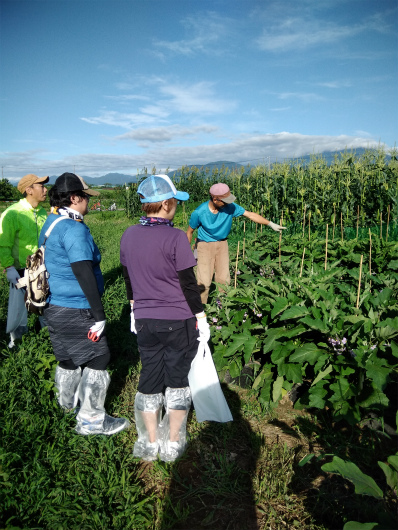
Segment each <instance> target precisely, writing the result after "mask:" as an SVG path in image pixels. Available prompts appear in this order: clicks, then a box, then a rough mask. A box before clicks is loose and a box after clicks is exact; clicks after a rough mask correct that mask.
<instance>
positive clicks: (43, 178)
mask: <svg viewBox="0 0 398 530" xmlns="http://www.w3.org/2000/svg"><path fill="white" fill-rule="evenodd" d="M49 180H50V177H40V178H38V179H37V180H36V181H35V184H41V183H43V184H46V182H48V181H49Z"/></svg>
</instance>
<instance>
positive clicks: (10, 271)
mask: <svg viewBox="0 0 398 530" xmlns="http://www.w3.org/2000/svg"><path fill="white" fill-rule="evenodd" d="M6 271H7V280H8V281H9V282H10V283H12V284H13V285H14V286H15V284H16V283H17V282H18V280H19V278H20V275H19V274H18V271H17V269H16V268H15V267H13V266H12V267H8V268H7V269H6Z"/></svg>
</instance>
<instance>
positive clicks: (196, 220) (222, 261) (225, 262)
mask: <svg viewBox="0 0 398 530" xmlns="http://www.w3.org/2000/svg"><path fill="white" fill-rule="evenodd" d="M235 200H236V197H235V196H234V195H232V193H231V191H230V189H229V187H228V186H227V185H226V184H224V183H222V182H218V183H217V184H213V186H212V187H211V188H210V200H209V201H207V202H204V203H203V204H201V205H200V206H198V208H196V210H195V211H194V212H193V213H192V215H191V218H190V220H189V227H188V230H187V236H188V240H189V242H190V243H191V241H192V235H193V232H194V230H196V229H198V238H197V253H198V255H197V259H198V268H197V281H198V284H199V285H200V286H203V287H204V291H203V292H202V293H201V299H202V303H203V304H206V303H207V298H208V296H209V289H210V285H211V281H212V279H213V275H214V280H215V282H216V283H220V284H224V285H228V284H229V282H230V279H231V278H230V274H229V253H228V241H227V237H228V235H229V233H230V231H231V228H232V219H233V218H234V217H240V216H242V215H243V216H245V217H247V218H248V219H249V220H250V221H253V222H255V223H259V224H262V225H266V226H270V227H271V228H272V229H273V230H275V231H276V232H280V231H281V230H283V229H284V228H285V227H282V226H280V225H278V224H275V223H273V222H272V221H268V219H265V217H263V216H262V215H259V214H258V213H255V212H248V211H246V210H245V209H244V208H242V206H239V205H238V204H235Z"/></svg>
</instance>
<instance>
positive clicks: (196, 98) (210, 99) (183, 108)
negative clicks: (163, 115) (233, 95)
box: [160, 81, 237, 114]
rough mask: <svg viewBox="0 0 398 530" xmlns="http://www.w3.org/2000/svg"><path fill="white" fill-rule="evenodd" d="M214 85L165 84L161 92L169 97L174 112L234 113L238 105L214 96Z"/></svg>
mask: <svg viewBox="0 0 398 530" xmlns="http://www.w3.org/2000/svg"><path fill="white" fill-rule="evenodd" d="M213 87H214V83H210V82H206V81H202V82H199V83H194V84H191V85H189V84H185V85H183V84H180V83H178V84H174V85H173V84H165V85H162V86H160V92H161V94H163V95H164V96H166V97H168V98H169V100H168V104H169V106H170V107H172V108H173V110H175V111H178V112H182V113H184V114H189V113H195V114H220V113H224V112H230V111H232V110H233V109H234V108H235V107H236V105H237V103H236V102H235V101H232V100H227V99H222V98H219V97H217V96H216V95H215V94H214V88H213Z"/></svg>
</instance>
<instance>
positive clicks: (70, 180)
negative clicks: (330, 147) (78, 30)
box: [54, 173, 99, 195]
mask: <svg viewBox="0 0 398 530" xmlns="http://www.w3.org/2000/svg"><path fill="white" fill-rule="evenodd" d="M54 185H55V186H56V187H57V190H58V191H59V192H61V193H67V192H70V191H84V193H87V195H99V192H98V191H95V190H90V188H89V187H88V186H87V184H86V183H85V182H84V180H83V179H82V178H81V177H79V176H78V175H75V174H74V173H63V174H62V175H61V176H60V177H58V178H57V180H56V181H55V184H54Z"/></svg>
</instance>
